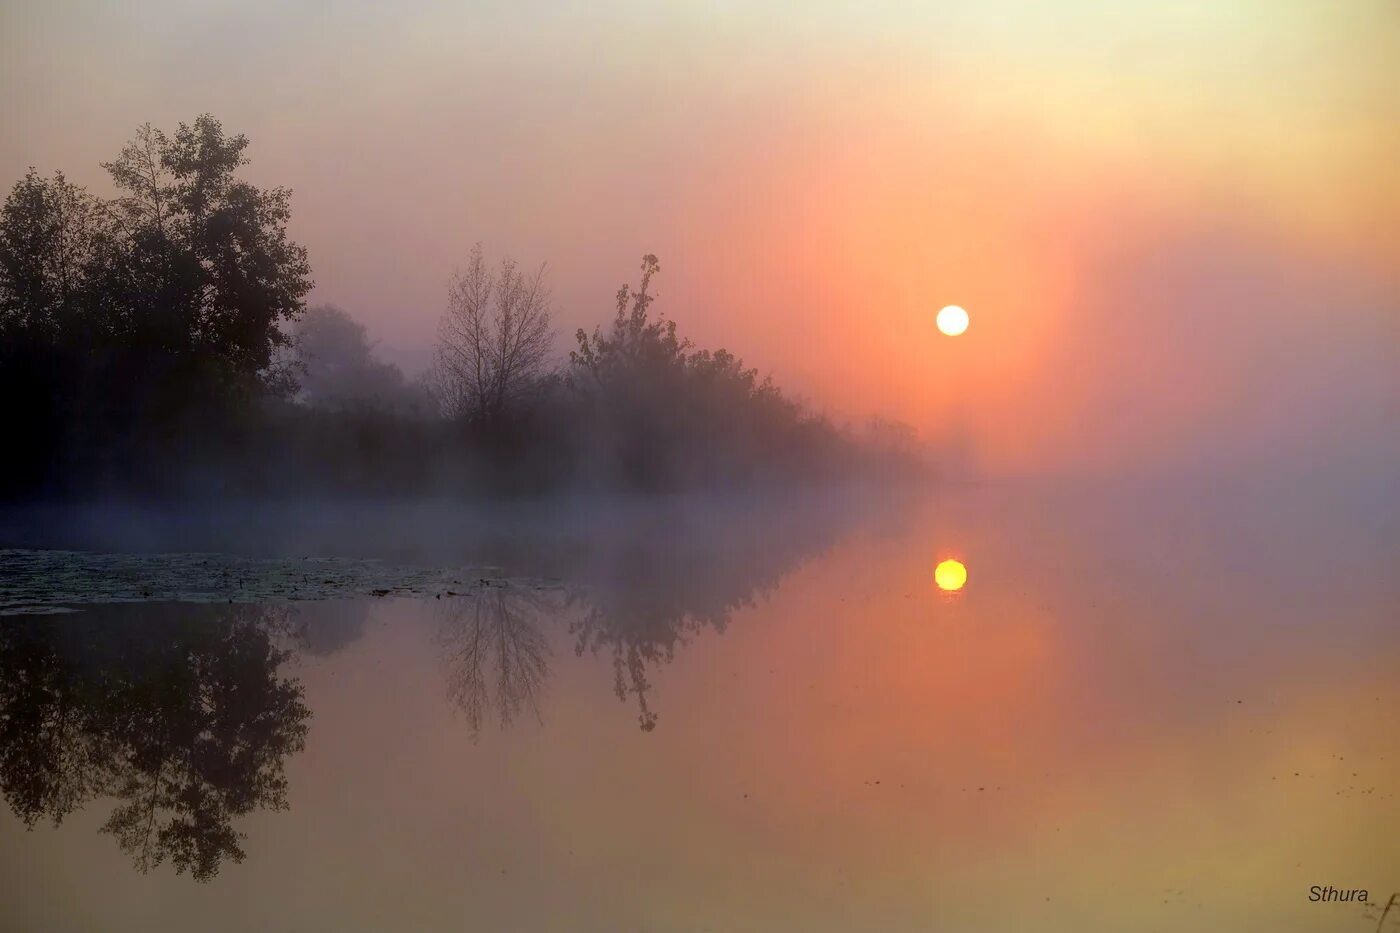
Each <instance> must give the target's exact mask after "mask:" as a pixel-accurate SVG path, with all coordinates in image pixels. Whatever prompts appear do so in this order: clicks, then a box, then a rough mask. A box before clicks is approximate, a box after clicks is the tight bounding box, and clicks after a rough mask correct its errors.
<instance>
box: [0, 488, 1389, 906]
mask: <svg viewBox="0 0 1400 933" xmlns="http://www.w3.org/2000/svg"><path fill="white" fill-rule="evenodd" d="M186 530H187V531H188V529H186ZM204 530H206V531H207V529H204ZM333 532H334V533H328V532H327V531H326V527H325V526H323V527H321V528H320V530H319V531H316V530H313V531H309V532H307V531H300V532H297V533H296V534H293V531H292V530H290V529H289V530H288V534H287V538H286V539H284V540H287V541H290V540H295V546H294V547H293V546H292V545H286V546H285V547H283V548H281V550H283V551H288V552H289V553H296V552H299V553H298V558H299V559H301V558H304V557H305V556H306V554H307V553H308V552H310V553H311V556H312V557H313V558H315V559H321V558H327V559H328V558H330V557H331V556H332V555H331V554H330V552H331V551H334V550H336V548H337V546H347V545H345V542H346V541H347V540H348V539H347V537H346V536H345V535H343V534H341V533H340V532H339V530H335V529H333ZM317 534H320V535H322V538H321V539H320V540H319V541H318V540H316V535H317ZM415 535H417V536H418V537H420V538H422V540H415ZM187 537H188V536H187ZM190 540H192V539H190ZM370 540H373V536H370ZM1398 541H1400V536H1397V526H1396V523H1395V520H1394V514H1393V513H1385V512H1383V511H1378V510H1376V509H1374V508H1367V507H1360V508H1349V509H1339V508H1337V507H1334V506H1333V505H1331V504H1329V503H1326V502H1319V501H1312V502H1300V501H1298V500H1296V499H1288V500H1287V501H1270V500H1268V499H1266V498H1262V497H1260V498H1250V497H1249V496H1247V495H1245V496H1236V495H1221V496H1217V497H1212V498H1201V497H1199V496H1195V497H1193V496H1185V495H1182V496H1178V497H1175V498H1172V497H1145V496H1140V495H1131V494H1126V493H1124V494H1118V495H1114V496H1106V495H1102V494H1099V493H1095V492H1093V491H1086V490H1079V491H1074V492H1068V491H1064V490H1056V489H1053V488H1048V487H1047V488H1040V487H1023V488H1014V489H1007V488H1001V489H996V488H969V489H965V490H955V491H950V492H946V493H942V494H940V495H938V496H931V497H924V498H920V499H917V500H907V499H906V500H902V501H898V502H887V503H884V504H883V505H874V504H872V503H870V502H869V501H864V500H861V501H852V502H848V503H844V504H842V505H840V506H836V505H829V506H827V507H814V506H812V505H811V503H806V504H803V505H798V506H789V507H784V506H781V505H774V504H769V505H767V506H759V505H758V504H756V503H740V504H735V503H732V502H731V503H727V504H722V505H715V504H712V503H711V504H705V503H696V504H689V505H687V504H676V503H671V504H669V505H667V506H665V507H664V508H663V507H638V508H633V509H631V510H629V511H627V512H626V513H625V514H623V515H622V516H621V517H618V516H616V515H614V517H613V518H610V519H603V518H600V517H599V515H597V514H594V515H591V516H587V517H585V518H582V519H574V518H569V519H564V518H560V519H559V520H558V521H557V522H551V521H540V520H538V519H537V518H536V519H532V520H531V521H528V522H527V521H521V522H518V523H515V524H511V523H506V526H505V527H500V526H498V525H493V526H492V527H491V528H490V529H489V530H488V529H483V528H477V527H475V526H472V525H471V523H469V522H467V523H463V524H461V525H460V526H458V528H457V533H456V537H455V538H454V537H453V535H452V534H448V533H445V532H444V531H443V528H442V527H440V526H431V527H428V526H424V527H422V528H420V529H419V530H418V531H417V532H414V531H413V530H412V529H407V530H405V528H396V529H395V530H394V531H393V532H392V533H388V532H386V534H385V538H384V540H381V541H380V542H379V550H381V551H383V552H384V553H383V554H380V553H374V554H371V553H365V554H363V555H360V556H363V557H374V558H377V559H378V560H379V562H378V563H376V564H375V565H374V568H375V569H374V570H373V573H372V574H370V575H369V576H366V577H364V578H360V577H356V576H353V574H352V576H351V577H349V578H342V577H340V576H335V579H336V580H337V581H338V582H337V587H336V588H334V591H333V592H326V593H320V594H317V593H310V594H302V595H327V596H333V597H335V598H330V599H315V600H309V599H298V600H271V599H263V598H262V597H261V596H260V595H259V594H262V593H263V592H264V590H261V589H259V586H258V584H257V582H256V581H253V582H247V583H244V584H240V585H239V586H235V588H234V590H233V591H230V592H229V593H227V594H225V593H223V592H222V591H219V592H212V591H213V590H216V589H217V587H214V586H213V585H211V586H210V587H208V588H205V589H206V590H209V592H206V591H205V590H201V591H200V600H201V601H198V602H172V601H168V600H167V599H156V598H154V597H153V599H152V600H151V601H141V600H140V599H139V598H138V597H139V593H140V592H145V591H149V587H150V585H152V584H148V583H145V582H141V581H136V582H133V579H134V578H131V577H129V576H128V577H124V578H123V579H124V581H125V582H124V583H123V584H122V585H123V586H124V587H126V589H123V590H122V592H123V593H124V594H126V601H123V602H121V603H118V604H112V605H106V604H101V603H94V602H92V601H91V600H86V599H77V596H75V594H77V595H81V593H85V592H89V591H87V590H84V589H83V584H82V581H81V580H78V582H77V583H76V584H75V583H74V580H75V579H76V578H75V577H69V578H66V579H65V586H66V587H67V589H66V590H65V591H64V593H66V594H67V595H66V597H65V598H66V599H67V600H69V601H70V602H71V604H72V608H75V609H77V610H78V611H76V612H69V613H64V614H61V615H33V614H23V615H12V616H8V617H4V618H0V780H3V790H4V796H5V801H6V803H7V804H8V806H7V807H3V808H0V890H3V891H4V892H5V893H4V895H3V911H0V928H3V929H7V930H10V929H13V930H75V931H76V930H102V931H115V930H190V929H200V930H314V929H325V930H389V929H394V930H462V929H473V930H512V931H513V930H598V931H631V930H637V931H651V930H659V931H672V930H675V931H691V930H725V931H727V930H803V931H824V930H921V931H922V930H952V931H964V930H965V931H987V930H1021V929H1027V930H1029V929H1035V930H1050V931H1096V930H1105V931H1110V930H1111V931H1120V930H1163V931H1168V930H1170V931H1180V930H1218V931H1249V930H1269V931H1285V930H1296V931H1313V930H1316V931H1338V930H1340V931H1346V930H1356V931H1358V933H1359V931H1366V930H1375V929H1377V924H1378V923H1379V922H1380V910H1381V908H1368V907H1367V906H1366V905H1363V904H1358V903H1342V904H1326V903H1310V902H1309V901H1308V893H1309V889H1310V887H1311V886H1313V885H1328V884H1330V885H1333V886H1334V887H1338V888H1366V889H1368V891H1369V894H1370V900H1371V901H1373V902H1377V903H1378V904H1381V905H1382V906H1383V904H1384V902H1385V901H1386V899H1387V898H1389V897H1390V895H1391V894H1392V893H1393V892H1397V891H1400V798H1397V796H1396V792H1397V791H1400V716H1397V712H1400V574H1397V566H1400V561H1398V560H1397V558H1400V548H1398V547H1397V542H1398ZM0 543H10V544H16V543H20V544H24V543H34V542H24V541H14V540H11V541H9V542H0ZM39 543H47V544H52V543H54V542H51V541H48V542H39ZM90 543H91V542H89V541H83V542H77V543H76V544H75V545H74V546H90ZM147 543H149V542H147ZM265 544H266V542H265ZM203 546H204V545H198V546H195V545H191V544H190V543H189V540H186V541H185V549H187V550H197V549H199V548H200V547H203ZM240 547H244V548H245V549H246V548H250V547H253V545H247V544H240ZM268 548H269V549H270V550H277V548H271V546H270V545H269V546H268ZM386 555H387V556H386ZM285 556H286V554H279V555H278V557H279V558H280V557H285ZM947 558H955V559H958V560H960V561H962V562H963V563H964V564H965V566H966V568H967V571H968V578H967V583H966V586H965V587H964V588H963V589H962V590H960V591H958V592H952V593H950V592H945V591H943V590H940V589H939V588H938V587H937V586H936V585H935V582H934V573H933V568H934V567H935V566H936V565H937V564H938V563H939V562H940V561H942V560H944V559H947ZM156 563H157V565H159V561H157V562H156ZM171 563H172V564H178V565H179V566H180V567H182V568H184V569H183V570H182V571H181V573H184V574H186V575H188V573H189V566H190V561H189V560H188V559H186V558H181V559H179V560H175V559H174V558H172V559H171ZM123 566H127V565H123ZM143 566H144V565H143ZM400 568H401V571H402V578H403V579H406V580H410V581H412V585H411V586H408V585H405V586H403V587H398V586H397V583H396V580H397V579H398V578H396V576H395V575H396V574H398V573H400ZM342 569H343V568H342ZM128 570H129V568H128ZM130 572H131V573H135V572H137V571H130ZM140 572H146V571H140ZM269 572H271V571H269ZM277 572H281V571H277ZM347 572H348V571H347ZM355 572H358V571H355ZM75 573H78V572H77V571H75ZM78 576H79V577H80V576H81V574H80V573H78ZM327 579H330V578H329V577H328V578H327ZM346 579H349V581H350V582H349V583H346V582H345V580H346ZM365 581H369V582H368V583H366V582H365ZM90 582H91V584H92V586H93V587H95V588H96V589H94V590H92V591H91V592H101V591H102V590H101V587H102V586H103V585H105V584H103V583H102V581H90ZM32 583H33V581H32V580H31V581H30V582H29V584H27V585H28V586H30V589H28V590H26V591H25V599H26V600H28V601H29V602H31V603H35V602H37V603H40V604H42V603H43V602H44V594H43V593H38V594H37V595H36V593H35V592H34V590H33V587H32ZM278 585H279V586H281V585H282V584H281V583H279V584H278ZM307 585H308V586H310V585H311V584H307ZM360 585H365V586H370V585H372V588H373V589H374V590H378V591H386V592H387V595H384V596H379V597H376V596H372V595H368V592H367V591H366V592H357V591H356V587H358V586H360ZM74 586H77V590H75V589H74ZM240 586H241V588H239V587H240ZM133 587H134V588H135V589H134V592H136V593H137V594H138V596H132V592H133V589H132V588H133ZM182 592H183V591H182ZM250 594H251V595H252V596H257V597H258V598H256V599H254V598H243V597H248V596H249V595H250ZM89 595H90V594H89ZM161 595H163V593H162V592H157V593H156V596H157V597H159V596H161ZM164 595H168V594H164ZM348 597H353V598H348ZM181 598H182V599H183V598H185V597H183V596H182V597H181ZM228 599H234V601H233V602H228ZM47 608H53V607H52V606H49V607H47ZM1397 913H1400V911H1393V912H1392V914H1391V916H1390V917H1389V918H1388V919H1387V920H1386V928H1387V929H1389V928H1391V927H1393V928H1394V929H1396V930H1400V916H1397Z"/></svg>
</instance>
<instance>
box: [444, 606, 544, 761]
mask: <svg viewBox="0 0 1400 933" xmlns="http://www.w3.org/2000/svg"><path fill="white" fill-rule="evenodd" d="M552 596H553V594H552V593H551V592H550V591H548V590H539V589H535V588H532V587H530V586H528V585H525V584H517V583H512V582H510V581H506V580H497V581H483V582H482V583H481V584H479V585H478V586H475V587H473V588H472V589H471V590H470V591H468V592H466V593H460V594H453V595H451V596H449V597H448V599H447V600H446V601H445V605H444V610H443V612H442V613H441V615H440V618H439V623H438V642H439V644H440V646H441V647H442V651H443V662H444V665H445V666H446V669H447V694H448V697H449V698H450V699H451V700H452V702H453V703H455V704H456V705H457V707H458V708H459V709H461V710H462V712H463V713H465V714H466V717H467V722H468V724H469V725H470V726H471V730H472V737H473V738H475V737H476V736H477V735H479V734H480V732H481V725H482V723H483V721H484V720H485V718H486V717H487V715H489V713H490V711H491V709H492V707H494V708H495V710H496V714H497V716H498V718H499V720H500V724H501V726H502V728H504V727H506V726H508V725H510V723H511V721H512V720H513V719H514V718H515V717H516V716H517V715H518V714H519V713H520V712H521V711H522V710H526V709H528V710H529V711H530V712H531V713H533V714H534V715H535V717H536V718H537V719H538V718H539V694H540V690H541V688H542V687H543V685H544V680H545V678H546V677H547V676H548V674H549V644H548V642H547V641H546V639H545V636H544V634H543V633H542V632H541V630H540V620H541V619H543V618H548V617H549V616H551V615H553V614H555V613H557V612H558V611H559V606H558V604H557V601H556V600H554V599H553V598H552Z"/></svg>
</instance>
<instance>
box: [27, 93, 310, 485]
mask: <svg viewBox="0 0 1400 933" xmlns="http://www.w3.org/2000/svg"><path fill="white" fill-rule="evenodd" d="M247 145H248V141H247V139H246V138H245V137H244V136H241V135H238V136H226V135H225V134H224V131H223V128H222V127H221V126H220V124H219V122H218V121H217V120H215V119H214V118H213V117H210V116H208V115H204V116H201V117H199V118H198V119H196V120H195V122H194V123H193V124H192V125H186V124H183V123H182V124H180V126H179V129H178V130H177V131H176V132H175V134H174V135H173V136H167V135H166V134H164V133H162V132H161V131H159V130H157V129H154V128H152V127H150V126H149V125H148V126H144V127H141V128H140V129H139V130H138V132H137V134H136V137H135V138H134V139H133V140H132V141H131V142H130V143H128V144H127V145H126V146H125V147H124V148H123V149H122V151H121V154H120V155H119V156H118V157H117V159H115V160H114V161H112V162H109V163H106V165H105V168H106V169H107V170H108V172H109V173H110V174H111V176H112V179H113V181H114V182H115V183H116V185H117V187H118V189H119V190H120V191H121V192H122V195H121V196H120V197H119V198H117V199H115V200H112V201H102V200H100V199H98V198H94V197H93V196H91V195H89V194H88V193H87V192H86V191H84V190H83V189H82V188H79V187H76V186H74V185H72V184H70V183H69V182H68V181H67V180H66V179H65V178H64V176H63V175H62V174H58V175H55V176H54V177H53V178H52V179H45V178H42V177H41V176H39V175H38V174H37V173H36V172H34V171H33V170H32V169H31V170H30V171H29V172H28V173H27V174H26V175H25V177H24V178H23V179H21V180H20V181H19V182H18V183H16V184H15V185H14V187H13V188H12V189H11V191H10V193H9V196H8V197H7V198H6V200H5V203H4V206H3V208H0V391H3V392H4V393H5V395H6V397H10V398H25V399H32V400H34V404H33V406H32V407H31V408H30V409H28V410H27V411H26V412H25V413H24V414H23V415H21V416H20V417H19V418H17V419H16V423H15V424H12V425H11V437H12V439H13V440H14V441H15V442H16V443H15V445H14V446H15V447H17V448H18V449H19V453H17V454H13V455H12V456H11V457H10V458H9V459H8V460H6V461H5V462H4V463H3V464H0V491H13V490H16V489H20V490H23V489H30V488H33V487H34V486H36V485H43V484H45V483H50V482H54V481H55V479H56V478H58V479H62V478H63V477H67V478H68V479H69V480H70V481H74V482H78V481H83V480H84V479H86V478H90V475H91V474H93V473H94V472H98V473H100V472H102V471H103V470H105V469H107V468H108V467H111V466H113V465H114V464H116V463H119V462H126V463H127V465H128V466H130V465H132V464H133V463H135V462H139V461H140V460H141V459H142V456H143V453H144V452H149V450H150V449H151V447H152V442H153V441H154V440H156V439H159V438H162V437H169V436H171V435H173V434H174V433H176V432H178V431H179V430H187V429H190V426H191V425H194V426H198V427H200V428H201V429H204V430H208V429H209V427H210V426H211V425H215V424H218V423H220V419H219V418H218V417H217V416H219V415H220V414H222V413H231V412H232V411H233V410H234V409H236V408H237V405H236V404H235V403H239V402H243V401H246V400H247V399H249V398H251V397H254V396H257V395H260V394H263V393H266V392H268V391H287V390H288V389H289V388H290V386H291V383H290V380H289V378H288V374H287V373H286V372H285V370H283V369H282V368H280V367H278V366H277V365H276V351H277V349H278V348H279V347H282V346H284V345H285V344H286V343H287V340H288V338H287V334H286V332H285V331H284V330H283V325H284V324H286V323H287V322H289V321H291V320H293V319H294V318H295V317H296V316H297V315H298V314H299V313H300V312H301V309H302V305H303V299H304V296H305V295H306V293H307V291H308V290H309V289H310V287H311V282H310V279H309V271H310V269H309V265H308V263H307V258H306V251H305V250H304V249H303V248H302V247H300V246H298V245H297V244H295V243H293V242H291V240H289V239H288V237H287V233H286V224H287V221H288V218H289V194H288V192H287V191H286V190H285V189H282V188H273V189H266V190H265V189H260V188H258V187H255V186H253V185H251V184H249V183H248V182H245V181H243V180H241V179H239V178H238V177H237V174H236V173H237V170H238V169H239V168H240V167H241V166H243V165H244V164H245V163H246V161H247V159H246V157H245V155H244V150H245V149H246V148H247Z"/></svg>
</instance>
